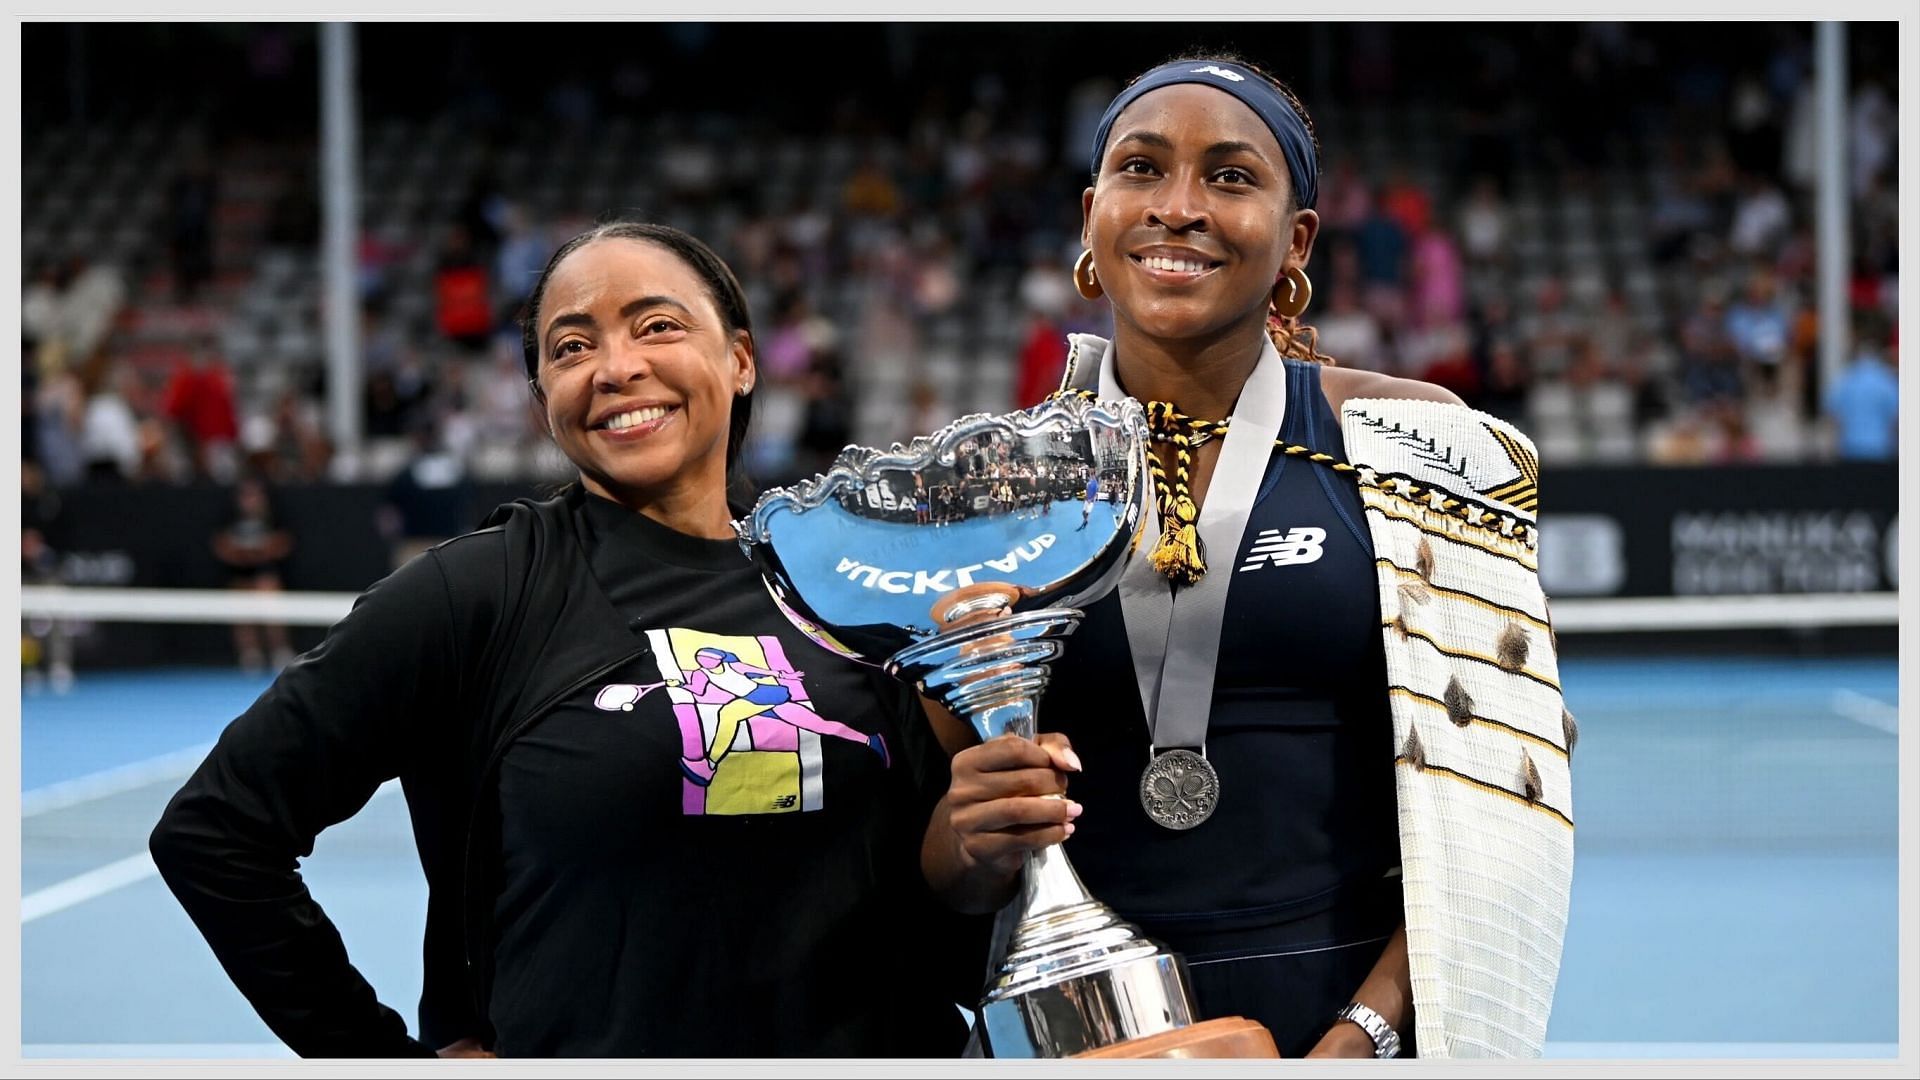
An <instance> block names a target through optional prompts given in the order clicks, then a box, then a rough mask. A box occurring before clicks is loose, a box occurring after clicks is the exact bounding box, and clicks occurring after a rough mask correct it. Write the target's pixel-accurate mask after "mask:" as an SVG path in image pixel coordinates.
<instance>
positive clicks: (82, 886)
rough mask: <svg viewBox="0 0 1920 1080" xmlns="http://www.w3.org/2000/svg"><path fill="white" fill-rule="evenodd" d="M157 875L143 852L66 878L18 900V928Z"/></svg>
mask: <svg viewBox="0 0 1920 1080" xmlns="http://www.w3.org/2000/svg"><path fill="white" fill-rule="evenodd" d="M159 873H160V869H159V867H156V866H154V865H153V856H151V855H149V854H147V853H146V852H144V851H143V852H141V853H140V854H138V855H129V856H127V857H126V858H124V859H121V860H120V861H119V862H115V863H108V864H107V865H105V866H102V867H100V868H99V869H97V870H89V871H87V872H86V873H84V874H81V875H79V876H78V877H70V878H68V879H67V880H65V881H62V882H60V883H59V884H57V885H49V886H47V887H46V888H44V889H41V890H40V891H39V892H37V893H33V894H32V895H29V896H24V897H22V898H21V899H20V925H22V926H25V925H26V924H28V923H30V922H32V921H33V920H35V919H37V918H39V917H40V916H42V915H51V914H53V913H54V912H56V911H65V910H66V909H68V908H70V907H72V906H74V905H75V904H84V903H86V902H87V901H89V900H91V899H93V898H94V897H96V896H105V895H106V894H108V893H110V892H112V891H114V890H115V889H124V888H126V887H127V886H128V885H132V884H134V883H135V882H139V881H145V880H147V879H148V878H150V877H154V876H155V875H157V874H159Z"/></svg>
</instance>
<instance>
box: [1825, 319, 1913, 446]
mask: <svg viewBox="0 0 1920 1080" xmlns="http://www.w3.org/2000/svg"><path fill="white" fill-rule="evenodd" d="M1860 321H1861V323H1862V324H1863V326H1862V329H1863V330H1867V331H1868V332H1867V333H1862V334H1860V335H1859V337H1860V343H1859V345H1857V346H1856V347H1855V348H1854V350H1853V361H1852V362H1851V363H1849V364H1848V365H1847V369H1846V371H1845V372H1843V373H1842V374H1841V376H1840V378H1839V379H1837V380H1835V382H1834V384H1833V387H1832V389H1830V390H1828V391H1827V400H1826V412H1827V415H1828V416H1829V417H1831V418H1832V420H1833V425H1834V432H1835V436H1836V438H1835V448H1836V449H1837V450H1838V452H1839V455H1840V458H1841V460H1843V461H1892V460H1894V459H1895V458H1896V456H1897V455H1898V453H1899V447H1900V443H1899V421H1900V380H1899V378H1898V376H1897V374H1896V373H1895V371H1894V366H1893V364H1891V363H1888V362H1887V360H1886V359H1884V358H1883V356H1882V354H1881V352H1880V350H1879V349H1878V348H1877V347H1876V346H1875V345H1873V344H1872V340H1871V336H1870V334H1871V330H1870V329H1869V328H1870V327H1871V326H1872V325H1873V324H1872V321H1871V320H1868V319H1862V320H1860Z"/></svg>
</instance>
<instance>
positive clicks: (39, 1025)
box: [21, 658, 1899, 1058]
mask: <svg viewBox="0 0 1920 1080" xmlns="http://www.w3.org/2000/svg"><path fill="white" fill-rule="evenodd" d="M1562 674H1563V679H1564V682H1565V684H1566V686H1567V688H1568V701H1569V705H1570V706H1571V708H1572V710H1573V712H1574V713H1575V715H1576V716H1577V717H1578V718H1579V722H1580V733H1581V734H1580V741H1579V745H1578V747H1577V749H1576V750H1575V753H1574V757H1573V763H1574V770H1575V773H1574V775H1575V780H1576V787H1575V800H1576V819H1577V820H1578V822H1579V834H1578V836H1579V840H1578V849H1577V850H1578V864H1577V867H1576V870H1575V875H1574V892H1573V910H1572V920H1571V924H1570V927H1569V930H1568V936H1567V943H1566V954H1565V961H1564V966H1563V971H1562V976H1561V980H1560V987H1559V993H1558V997H1557V999H1556V1004H1555V1010H1554V1016H1553V1021H1552V1024H1551V1026H1550V1028H1549V1032H1548V1038H1549V1045H1548V1054H1549V1056H1554V1057H1611V1058H1635V1057H1660V1058H1677V1057H1705V1058H1716V1057H1768V1058H1784V1057H1821V1058H1845V1057H1872V1058H1890V1057H1893V1056H1894V1055H1895V1046H1896V1042H1897V1039H1898V1030H1897V1028H1898V1025H1897V1019H1896V1005H1897V1002H1898V998H1899V993H1898V990H1899V987H1898V982H1899V970H1898V955H1897V950H1896V945H1897V941H1898V915H1897V908H1896V897H1897V890H1898V873H1897V871H1898V852H1897V835H1898V822H1897V814H1896V806H1897V801H1898V786H1899V785H1898V761H1897V757H1896V753H1895V750H1896V745H1897V735H1896V732H1897V723H1896V720H1895V707H1896V705H1897V700H1898V699H1897V684H1898V677H1897V666H1896V664H1895V662H1894V660H1893V659H1891V658H1884V659H1881V658H1872V659H1854V658H1846V659H1836V658H1786V659H1776V658H1764V659H1763V658H1713V659H1700V658H1684V659H1680V658H1632V659H1604V660H1602V659H1587V660H1581V659H1576V658H1567V659H1564V660H1563V664H1562ZM265 686H266V680H265V679H264V678H262V677H248V676H242V675H239V674H237V673H231V672H218V671H163V672H142V673H138V674H133V673H125V674H90V673H83V674H82V676H81V678H80V681H79V683H78V685H77V686H76V687H75V688H74V689H73V691H72V692H71V693H69V694H66V695H64V696H54V695H52V694H47V693H41V694H29V695H28V696H26V697H25V698H23V701H22V719H21V755H22V759H21V778H22V780H21V782H22V788H23V794H22V821H21V876H22V891H23V898H24V905H23V912H22V923H23V924H22V927H21V1040H22V1043H23V1048H24V1053H25V1054H26V1056H29V1057H52V1058H100V1057H133V1058H207V1057H270V1056H285V1055H286V1051H285V1049H284V1048H283V1047H281V1046H280V1045H279V1044H278V1043H277V1042H276V1041H275V1040H274V1038H273V1036H272V1034H271V1033H270V1032H268V1031H267V1029H266V1027H265V1026H264V1025H263V1024H262V1023H261V1022H260V1021H259V1019H258V1018H256V1017H255V1016H254V1014H253V1012H252V1010H251V1009H250V1008H249V1007H248V1006H247V1004H246V1002H245V1001H244V1000H243V999H242V998H241V997H240V996H239V994H238V993H237V992H236V991H235V990H233V989H232V987H231V985H230V984H229V983H228V981H227V979H226V977H225V975H224V974H223V973H222V972H221V970H220V968H219V965H218V964H217V963H215V961H214V959H213V956H212V954H211V952H209V951H208V949H207V948H206V946H205V944H204V943H203V942H202V941H201V940H200V938H199V935H198V933H197V932H196V931H195V930H194V928H193V926H192V924H191V923H189V922H188V920H187V918H186V916H185V915H184V914H183V913H182V912H181V911H180V909H179V908H178V906H177V905H176V904H175V903H174V901H173V899H172V897H171V896H170V895H169V894H168V892H167V890H166V887H165V886H164V885H163V884H162V883H161V882H160V880H159V879H158V878H157V877H156V876H154V874H153V871H152V866H151V863H150V862H148V861H147V860H146V858H145V854H144V853H145V844H146V835H147V831H148V829H149V828H150V827H151V826H152V824H153V822H154V821H155V820H156V819H157V817H158V815H159V813H160V810H161V808H162V807H163V806H164V805H165V803H166V800H167V799H168V797H170V796H171V794H172V793H173V791H174V790H175V789H176V788H177V787H178V786H179V784H180V782H181V780H182V779H184V777H185V775H186V773H187V772H188V771H189V770H190V769H191V768H192V766H193V764H194V763H195V762H196V761H197V760H198V758H199V756H200V755H201V754H203V753H204V752H205V748H206V747H207V746H208V745H210V744H211V743H212V741H213V740H214V739H215V738H216V737H217V736H218V734H219V731H220V729H221V727H222V726H224V724H225V723H226V722H227V720H228V719H230V718H231V717H232V716H233V715H235V714H236V713H238V712H239V711H240V710H242V709H243V708H245V707H246V705H247V704H248V703H249V702H250V701H251V700H252V699H253V698H254V696H255V695H257V694H258V693H259V692H260V691H261V690H262V689H264V688H265ZM305 873H306V876H307V879H308V882H309V884H310V886H311V887H312V889H313V892H314V894H315V895H316V896H317V897H318V898H319V900H320V902H321V903H322V904H323V905H324V906H325V907H326V909H327V911H328V912H329V914H331V915H332V917H333V918H334V920H335V921H336V922H337V923H338V925H339V927H340V930H341V933H342V935H343V936H344V937H345V939H346V942H347V947H348V951H349V953H350V954H351V955H352V956H353V957H354V959H355V962H356V963H357V964H358V965H359V967H360V969H361V971H362V973H363V974H365V975H366V976H367V978H368V980H369V981H370V982H372V983H373V985H374V986H375V987H376V988H377V989H378V990H379V993H380V996H381V998H382V1000H384V1001H385V1002H386V1003H387V1004H388V1005H390V1006H392V1007H394V1008H395V1009H396V1010H398V1011H399V1012H400V1013H401V1014H402V1015H403V1016H406V1017H408V1018H409V1020H410V1021H411V1019H412V1016H413V1012H414V1008H415V1004H416V1002H417V999H418V996H419V988H420V974H419V966H420V959H419V955H420V952H419V950H420V927H421V925H422V922H423V920H424V918H425V911H426V895H425V886H424V883H423V881H422V879H421V876H420V872H419V868H418V865H417V863H416V862H415V857H414V852H413V846H412V840H411V837H410V835H409V832H408V827H407V821H406V813H405V806H404V804H403V802H402V800H401V799H400V797H399V794H398V791H397V790H396V789H395V788H394V787H393V786H392V785H390V786H389V787H388V788H383V789H382V791H381V793H380V794H378V795H376V796H375V797H374V801H373V802H372V804H370V805H369V806H368V807H367V809H366V810H365V811H363V812H362V813H361V814H360V815H359V816H358V817H357V818H355V819H354V820H352V821H350V822H348V823H346V824H344V825H342V826H340V827H339V828H336V829H334V830H332V831H330V832H329V833H327V834H326V835H324V836H322V837H321V839H320V842H319V844H318V846H317V848H316V850H315V853H314V855H313V856H312V857H311V858H310V859H308V860H307V861H306V864H305Z"/></svg>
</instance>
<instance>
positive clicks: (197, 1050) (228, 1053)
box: [20, 1043, 296, 1061]
mask: <svg viewBox="0 0 1920 1080" xmlns="http://www.w3.org/2000/svg"><path fill="white" fill-rule="evenodd" d="M20 1056H21V1057H23V1058H76V1059H80V1060H87V1059H98V1058H157V1059H163V1060H169V1061H182V1060H186V1061H200V1060H207V1059H210V1058H211V1059H240V1058H290V1057H294V1056H296V1055H295V1054H294V1052H293V1051H291V1050H289V1049H287V1048H286V1046H285V1045H283V1044H281V1043H26V1044H24V1045H22V1046H21V1047H20Z"/></svg>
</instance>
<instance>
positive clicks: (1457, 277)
mask: <svg viewBox="0 0 1920 1080" xmlns="http://www.w3.org/2000/svg"><path fill="white" fill-rule="evenodd" d="M1408 273H1409V277H1410V278H1411V289H1412V293H1413V298H1412V305H1411V307H1412V310H1411V312H1410V314H1411V316H1412V320H1413V325H1415V326H1451V325H1452V324H1454V323H1457V322H1459V321H1460V320H1461V319H1463V318H1465V317H1466V308H1467V278H1466V268H1465V267H1464V266H1462V265H1461V260H1460V248H1459V246H1458V245H1457V244H1455V243H1454V238H1453V231H1452V230H1451V229H1448V228H1447V227H1446V226H1444V225H1436V226H1432V227H1429V228H1428V229H1427V230H1426V231H1425V232H1422V233H1419V234H1417V235H1416V237H1415V239H1414V241H1413V250H1412V253H1411V254H1410V256H1409V265H1408Z"/></svg>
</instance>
